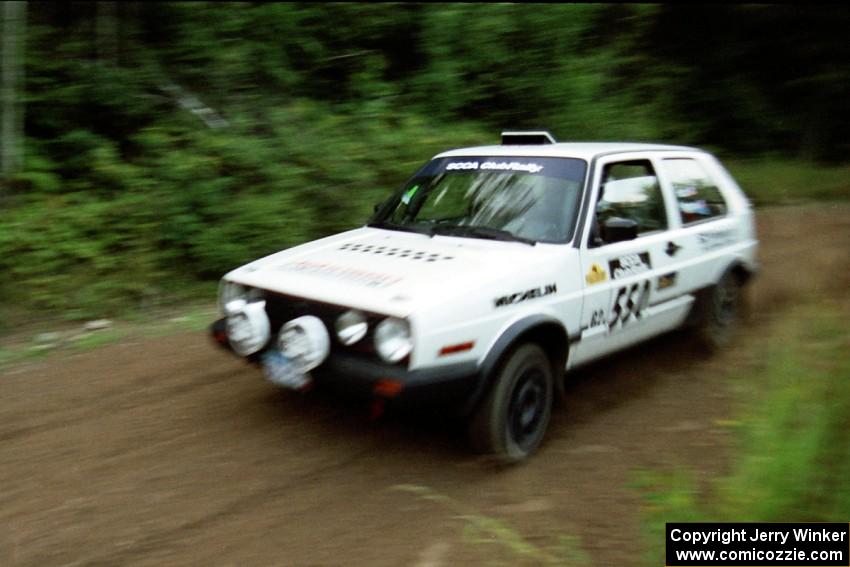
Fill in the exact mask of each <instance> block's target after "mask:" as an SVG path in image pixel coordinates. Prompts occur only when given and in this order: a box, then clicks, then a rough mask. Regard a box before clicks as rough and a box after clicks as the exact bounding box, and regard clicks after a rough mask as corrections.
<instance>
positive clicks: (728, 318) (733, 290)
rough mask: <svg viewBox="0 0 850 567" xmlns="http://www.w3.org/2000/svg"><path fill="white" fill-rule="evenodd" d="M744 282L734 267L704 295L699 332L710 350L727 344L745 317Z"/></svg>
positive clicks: (701, 339)
mask: <svg viewBox="0 0 850 567" xmlns="http://www.w3.org/2000/svg"><path fill="white" fill-rule="evenodd" d="M741 297H742V294H741V282H740V280H739V279H738V277H737V276H736V275H735V274H734V273H733V272H731V271H728V272H726V273H725V274H724V275H723V277H722V278H720V281H719V282H717V285H715V286H713V287H712V288H711V289H709V290H707V291H706V293H705V296H704V297H702V298H701V299H702V302H703V305H702V317H701V321H700V324H699V326H698V327H697V336H698V337H699V339H700V341H701V342H702V344H703V345H704V346H705V348H706V349H707V350H708V351H709V352H715V351H717V350H719V349H721V348H724V347H725V346H727V345H728V344H729V343H730V342H731V340H732V337H733V336H734V334H735V331H736V329H737V327H738V321H739V320H740V317H741Z"/></svg>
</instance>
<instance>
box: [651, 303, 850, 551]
mask: <svg viewBox="0 0 850 567" xmlns="http://www.w3.org/2000/svg"><path fill="white" fill-rule="evenodd" d="M848 316H850V303H847V302H844V303H841V304H839V303H830V304H826V303H824V304H820V305H812V306H805V307H801V308H798V309H797V310H795V311H794V312H792V313H790V314H789V316H787V317H785V318H784V319H782V320H781V321H778V322H776V323H775V326H774V327H773V329H772V331H771V337H770V340H768V341H766V342H765V345H766V346H764V347H762V348H763V349H764V351H763V353H761V355H762V356H761V357H760V361H761V362H760V363H759V364H758V366H757V367H756V368H750V369H741V370H739V371H738V372H737V373H736V374H734V375H733V379H734V380H735V381H736V382H737V383H738V384H739V385H743V388H742V398H741V403H742V406H743V407H742V408H741V410H740V413H741V414H742V418H741V419H740V426H739V428H738V431H739V433H738V439H737V441H738V447H737V457H736V458H735V460H734V462H733V464H732V467H731V470H730V471H729V473H728V474H726V475H725V476H722V477H720V478H717V479H714V480H712V481H710V482H709V483H708V485H707V486H705V487H700V486H698V483H697V481H696V476H695V475H694V474H693V473H692V472H689V471H686V470H677V471H672V472H657V471H656V472H642V473H641V474H640V475H639V478H638V482H637V483H636V484H637V486H638V488H639V489H640V490H641V491H642V493H643V496H644V516H645V518H646V523H645V526H646V532H647V536H648V538H649V542H650V543H649V547H650V548H651V549H650V557H649V558H648V563H650V562H651V563H653V564H658V560H659V559H660V558H661V557H662V556H663V542H664V537H663V534H664V523H665V522H693V521H715V522H792V521H793V522H815V521H833V522H846V521H847V518H848V517H850V481H848V479H850V357H848V356H847V352H848V348H850V329H848V327H847V323H846V322H847V317H848Z"/></svg>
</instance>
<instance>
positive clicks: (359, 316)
mask: <svg viewBox="0 0 850 567" xmlns="http://www.w3.org/2000/svg"><path fill="white" fill-rule="evenodd" d="M334 327H335V328H336V338H338V339H339V342H341V343H342V344H344V345H345V346H348V345H353V344H354V343H356V342H357V341H359V340H361V339H362V338H363V337H365V336H366V331H368V330H369V323H368V321H366V315H364V314H363V313H361V312H360V311H354V310H351V311H346V312H345V313H343V314H342V315H340V316H339V317H338V318H337V320H336V324H335V325H334Z"/></svg>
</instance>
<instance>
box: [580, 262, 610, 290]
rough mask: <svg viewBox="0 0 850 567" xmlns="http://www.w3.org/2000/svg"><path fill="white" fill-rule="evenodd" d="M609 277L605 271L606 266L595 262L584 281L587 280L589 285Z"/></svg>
mask: <svg viewBox="0 0 850 567" xmlns="http://www.w3.org/2000/svg"><path fill="white" fill-rule="evenodd" d="M607 279H608V272H606V271H605V268H603V267H602V266H600V265H599V264H595V263H594V264H593V265H591V266H590V271H589V272H587V274H585V276H584V281H586V282H587V285H593V284H598V283H600V282H604V281H605V280H607Z"/></svg>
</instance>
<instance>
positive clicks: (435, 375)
mask: <svg viewBox="0 0 850 567" xmlns="http://www.w3.org/2000/svg"><path fill="white" fill-rule="evenodd" d="M210 333H211V334H212V338H213V340H214V342H215V343H216V344H217V345H219V346H221V347H222V348H224V349H226V350H230V351H231V352H233V351H232V349H231V348H230V345H229V343H228V341H227V332H226V326H225V320H224V319H219V320H217V321H216V322H215V323H213V324H212V326H211V327H210ZM234 354H236V353H234ZM260 357H261V353H257V354H254V355H251V356H249V357H247V358H245V360H247V361H249V362H251V363H254V364H257V365H259V364H260ZM311 375H312V376H313V378H314V382H315V384H316V385H317V386H319V387H321V388H324V389H328V390H332V391H334V392H337V393H339V394H341V395H345V396H349V397H355V398H362V399H386V400H387V401H392V403H393V404H406V403H412V404H417V405H419V404H423V405H425V404H439V405H442V406H450V407H465V406H466V405H467V404H468V402H469V401H470V399H471V398H472V397H473V396H475V394H476V393H477V392H478V388H479V386H480V382H481V376H480V373H479V368H478V366H477V365H476V364H475V363H474V362H468V363H460V364H447V365H442V366H437V367H433V368H423V369H419V370H408V369H406V368H403V367H401V366H397V365H394V364H387V363H384V362H383V361H380V360H371V359H368V358H364V357H363V356H358V355H355V354H350V353H346V352H343V351H341V349H340V348H338V347H332V348H331V352H330V355H329V356H328V358H327V360H325V361H324V362H323V363H322V364H321V365H320V366H319V367H318V368H316V369H314V370H313V371H312V372H311ZM387 385H391V386H393V387H392V388H388V387H387Z"/></svg>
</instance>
